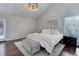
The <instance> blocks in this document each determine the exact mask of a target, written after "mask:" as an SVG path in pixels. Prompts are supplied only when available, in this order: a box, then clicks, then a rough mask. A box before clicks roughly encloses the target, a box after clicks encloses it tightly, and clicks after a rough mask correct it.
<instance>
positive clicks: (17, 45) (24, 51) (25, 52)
mask: <svg viewBox="0 0 79 59" xmlns="http://www.w3.org/2000/svg"><path fill="white" fill-rule="evenodd" d="M15 45H16V47H17V48H18V49H19V50H20V51H21V52H22V53H23V55H24V56H31V54H29V53H28V52H27V50H26V49H25V48H24V46H23V45H22V41H19V42H15ZM47 55H48V53H47V52H46V51H45V50H42V51H40V52H38V53H36V54H34V55H33V56H47Z"/></svg>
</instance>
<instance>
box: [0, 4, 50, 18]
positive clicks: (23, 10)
mask: <svg viewBox="0 0 79 59" xmlns="http://www.w3.org/2000/svg"><path fill="white" fill-rule="evenodd" d="M25 5H26V4H22V3H17V4H13V3H10V4H0V15H18V16H24V17H28V18H32V19H37V18H38V17H39V16H40V15H42V13H44V11H45V10H47V8H48V7H49V6H50V5H51V3H39V9H38V11H34V12H33V11H29V10H28V9H27V7H26V6H25Z"/></svg>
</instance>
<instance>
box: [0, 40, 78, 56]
mask: <svg viewBox="0 0 79 59" xmlns="http://www.w3.org/2000/svg"><path fill="white" fill-rule="evenodd" d="M15 41H19V40H15ZM15 41H8V42H2V43H0V55H5V56H23V54H22V53H21V52H20V51H19V49H18V48H17V47H16V46H15V44H14V42H15ZM3 52H4V54H3ZM77 55H79V48H76V50H75V48H73V47H70V46H66V47H65V48H64V49H63V51H62V52H61V53H60V56H77Z"/></svg>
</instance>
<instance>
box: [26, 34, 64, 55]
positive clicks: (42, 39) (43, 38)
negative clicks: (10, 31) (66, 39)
mask: <svg viewBox="0 0 79 59" xmlns="http://www.w3.org/2000/svg"><path fill="white" fill-rule="evenodd" d="M62 38H63V34H54V35H50V34H44V33H32V34H29V35H27V39H31V40H34V41H36V42H39V43H40V45H41V46H42V47H44V48H45V49H46V50H47V52H49V53H50V54H51V52H52V50H53V48H54V47H55V45H56V44H57V43H58V42H59V41H60V40H61V39H62Z"/></svg>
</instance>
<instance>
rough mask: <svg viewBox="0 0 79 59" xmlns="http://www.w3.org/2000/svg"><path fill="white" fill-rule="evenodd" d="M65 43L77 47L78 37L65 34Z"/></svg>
mask: <svg viewBox="0 0 79 59" xmlns="http://www.w3.org/2000/svg"><path fill="white" fill-rule="evenodd" d="M63 44H65V45H69V46H72V47H75V48H76V46H77V39H76V38H74V37H69V36H64V37H63Z"/></svg>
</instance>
